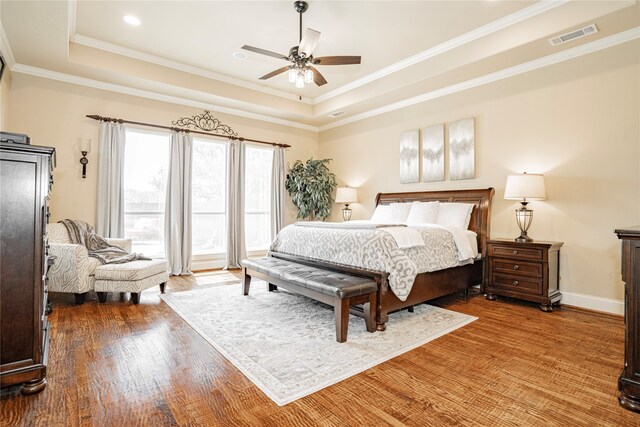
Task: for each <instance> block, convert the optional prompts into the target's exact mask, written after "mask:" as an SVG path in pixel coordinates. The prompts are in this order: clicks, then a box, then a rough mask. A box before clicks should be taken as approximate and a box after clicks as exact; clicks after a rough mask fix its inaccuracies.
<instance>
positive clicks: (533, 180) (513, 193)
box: [504, 173, 547, 201]
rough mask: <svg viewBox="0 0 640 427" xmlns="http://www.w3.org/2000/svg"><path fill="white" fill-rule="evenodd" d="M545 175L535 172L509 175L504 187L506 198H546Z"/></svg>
mask: <svg viewBox="0 0 640 427" xmlns="http://www.w3.org/2000/svg"><path fill="white" fill-rule="evenodd" d="M546 198H547V193H546V191H545V189H544V176H543V175H540V174H534V173H531V174H529V173H524V174H522V175H509V176H508V177H507V185H506V187H505V189H504V199H505V200H527V201H528V200H545V199H546Z"/></svg>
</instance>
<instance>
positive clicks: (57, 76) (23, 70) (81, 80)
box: [11, 64, 318, 132]
mask: <svg viewBox="0 0 640 427" xmlns="http://www.w3.org/2000/svg"><path fill="white" fill-rule="evenodd" d="M11 72H14V73H19V74H28V75H31V76H36V77H42V78H45V79H51V80H57V81H61V82H65V83H71V84H76V85H79V86H86V87H90V88H94V89H101V90H106V91H110V92H117V93H122V94H125V95H132V96H137V97H141V98H147V99H153V100H156V101H162V102H169V103H171V104H178V105H185V106H188V107H195V108H202V109H207V110H213V111H217V112H220V113H225V114H232V115H234V116H239V117H246V118H249V119H254V120H261V121H263V122H268V123H274V124H278V125H283V126H289V127H293V128H298V129H303V130H308V131H312V132H318V128H317V127H315V126H310V125H306V124H303V123H298V122H292V121H289V120H284V119H279V118H276V117H271V116H266V115H263V114H257V113H251V112H248V111H243V110H238V109H235V108H229V107H224V106H221V105H216V104H211V103H208V102H202V101H195V100H192V99H188V98H181V97H177V96H173V95H164V94H161V93H157V92H151V91H148V90H144V89H136V88H132V87H129V86H124V85H119V84H115V83H107V82H102V81H99V80H94V79H88V78H85V77H79V76H74V75H71V74H65V73H59V72H57V71H51V70H46V69H44V68H37V67H32V66H30V65H24V64H14V65H13V66H12V67H11Z"/></svg>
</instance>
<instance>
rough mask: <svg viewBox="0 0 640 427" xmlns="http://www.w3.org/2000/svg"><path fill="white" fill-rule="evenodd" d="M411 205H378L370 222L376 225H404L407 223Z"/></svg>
mask: <svg viewBox="0 0 640 427" xmlns="http://www.w3.org/2000/svg"><path fill="white" fill-rule="evenodd" d="M409 210H411V203H391V204H389V205H378V206H377V207H376V210H375V211H374V212H373V215H372V216H371V222H376V223H378V224H404V223H405V222H407V217H408V216H409Z"/></svg>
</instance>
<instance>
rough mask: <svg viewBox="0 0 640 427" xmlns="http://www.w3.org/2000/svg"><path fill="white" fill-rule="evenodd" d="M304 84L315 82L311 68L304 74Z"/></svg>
mask: <svg viewBox="0 0 640 427" xmlns="http://www.w3.org/2000/svg"><path fill="white" fill-rule="evenodd" d="M304 82H305V83H312V82H313V71H311V69H310V68H307V70H306V71H305V72H304Z"/></svg>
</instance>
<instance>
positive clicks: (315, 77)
mask: <svg viewBox="0 0 640 427" xmlns="http://www.w3.org/2000/svg"><path fill="white" fill-rule="evenodd" d="M309 68H310V69H311V71H313V81H314V82H315V84H317V85H318V86H322V85H326V84H327V81H326V80H325V78H324V77H323V76H322V74H320V71H318V70H317V69H316V68H314V67H309Z"/></svg>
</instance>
